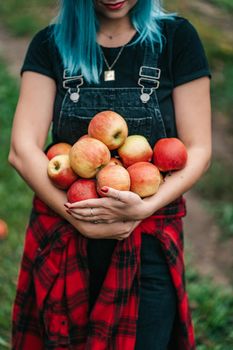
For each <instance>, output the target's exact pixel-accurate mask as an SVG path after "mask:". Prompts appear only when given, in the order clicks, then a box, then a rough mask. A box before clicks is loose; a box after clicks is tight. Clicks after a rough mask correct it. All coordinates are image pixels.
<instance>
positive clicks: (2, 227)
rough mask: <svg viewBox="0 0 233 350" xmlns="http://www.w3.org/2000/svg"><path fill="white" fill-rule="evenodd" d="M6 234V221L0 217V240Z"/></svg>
mask: <svg viewBox="0 0 233 350" xmlns="http://www.w3.org/2000/svg"><path fill="white" fill-rule="evenodd" d="M7 235H8V225H7V223H6V222H5V221H4V220H2V219H0V240H1V239H5V238H6V237H7Z"/></svg>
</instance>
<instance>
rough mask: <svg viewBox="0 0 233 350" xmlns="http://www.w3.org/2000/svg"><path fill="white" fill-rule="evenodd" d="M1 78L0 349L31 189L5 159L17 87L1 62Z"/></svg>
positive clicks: (6, 324)
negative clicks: (1, 225) (2, 229)
mask: <svg viewBox="0 0 233 350" xmlns="http://www.w3.org/2000/svg"><path fill="white" fill-rule="evenodd" d="M0 81H2V82H3V81H4V84H1V85H0V149H1V152H0V164H1V165H0V198H1V206H0V218H1V219H4V220H5V221H6V222H7V223H8V226H9V235H8V238H7V239H6V240H2V241H0V286H1V288H0V349H2V347H3V343H2V340H1V338H3V339H8V334H9V323H10V313H11V305H12V301H13V298H14V295H15V286H16V278H17V271H18V265H19V259H20V257H21V254H22V242H23V237H24V231H25V226H26V223H27V218H28V214H29V208H30V201H31V192H30V191H29V189H28V188H27V186H26V185H25V184H24V183H23V181H22V180H21V178H20V177H19V176H18V175H17V173H16V172H15V171H14V170H13V169H12V168H11V167H10V166H9V165H8V162H7V155H8V152H9V142H10V130H11V124H12V118H13V114H14V109H15V104H16V100H17V93H18V86H17V85H16V83H15V82H14V81H13V80H12V79H11V78H10V77H9V76H8V74H7V73H6V71H5V69H4V67H3V65H2V63H0ZM1 344H2V345H1ZM1 346H2V347H1Z"/></svg>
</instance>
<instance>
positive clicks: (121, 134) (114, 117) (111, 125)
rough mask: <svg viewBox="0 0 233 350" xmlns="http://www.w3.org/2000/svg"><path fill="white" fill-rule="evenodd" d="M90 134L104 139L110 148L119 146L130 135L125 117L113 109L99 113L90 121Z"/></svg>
mask: <svg viewBox="0 0 233 350" xmlns="http://www.w3.org/2000/svg"><path fill="white" fill-rule="evenodd" d="M88 135H89V136H91V137H94V138H96V139H98V140H100V141H102V142H103V143H104V144H105V145H106V146H107V147H108V148H109V149H110V150H114V149H117V148H119V147H120V146H121V145H122V144H123V143H124V141H125V139H126V137H127V136H128V126H127V123H126V121H125V119H124V118H123V117H122V116H121V115H120V114H118V113H116V112H113V111H103V112H100V113H97V114H96V115H95V116H94V117H93V118H92V120H91V121H90V123H89V126H88Z"/></svg>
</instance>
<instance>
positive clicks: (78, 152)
mask: <svg viewBox="0 0 233 350" xmlns="http://www.w3.org/2000/svg"><path fill="white" fill-rule="evenodd" d="M110 158H111V154H110V151H109V149H108V147H107V146H106V145H105V144H104V143H103V142H101V141H99V140H97V139H94V138H92V137H85V138H82V139H81V140H78V141H77V142H76V143H75V144H74V145H73V147H72V148H71V150H70V164H71V167H72V169H73V170H74V172H75V173H76V174H78V175H79V176H80V177H83V178H86V179H89V178H92V177H95V175H96V174H97V172H98V171H99V170H100V169H101V168H102V167H103V166H105V165H106V164H108V162H109V161H110Z"/></svg>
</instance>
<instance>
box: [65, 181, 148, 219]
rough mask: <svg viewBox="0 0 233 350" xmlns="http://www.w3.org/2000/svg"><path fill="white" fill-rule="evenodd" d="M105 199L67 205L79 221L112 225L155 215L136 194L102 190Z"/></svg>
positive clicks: (111, 189)
mask: <svg viewBox="0 0 233 350" xmlns="http://www.w3.org/2000/svg"><path fill="white" fill-rule="evenodd" d="M102 193H103V195H104V196H105V197H102V198H97V199H88V200H83V201H80V202H75V203H72V204H71V203H66V204H65V206H66V208H67V210H68V212H69V213H70V214H71V215H72V216H73V217H74V218H75V219H77V220H81V221H87V222H92V223H104V224H110V223H114V222H121V221H123V222H127V221H129V222H132V221H138V220H142V219H144V218H146V217H148V216H150V215H151V214H152V213H153V210H152V209H151V206H150V204H149V203H148V202H144V201H143V200H142V199H141V198H140V197H139V196H138V195H137V194H136V193H133V192H131V191H118V190H115V189H113V188H110V187H104V188H102Z"/></svg>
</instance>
